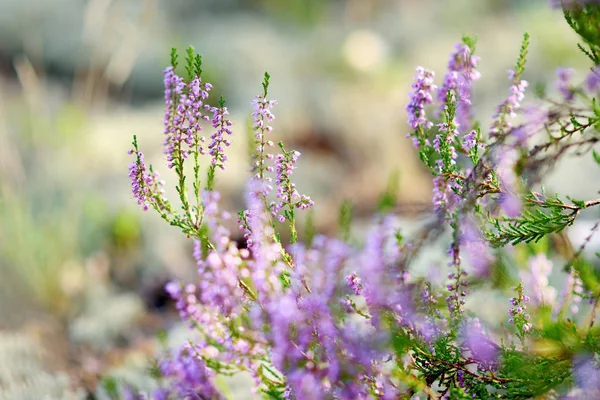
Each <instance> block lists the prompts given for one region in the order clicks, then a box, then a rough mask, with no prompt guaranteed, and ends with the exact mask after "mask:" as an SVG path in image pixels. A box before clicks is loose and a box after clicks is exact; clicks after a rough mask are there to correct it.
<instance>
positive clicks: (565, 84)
mask: <svg viewBox="0 0 600 400" xmlns="http://www.w3.org/2000/svg"><path fill="white" fill-rule="evenodd" d="M574 73H575V70H574V69H573V68H562V67H559V68H557V69H556V87H557V89H558V91H559V92H560V94H561V95H562V96H563V98H564V99H565V100H566V101H567V102H571V101H573V98H574V97H575V92H574V91H573V89H572V88H571V84H570V80H571V78H572V77H573V74H574Z"/></svg>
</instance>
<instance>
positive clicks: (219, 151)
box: [208, 105, 233, 169]
mask: <svg viewBox="0 0 600 400" xmlns="http://www.w3.org/2000/svg"><path fill="white" fill-rule="evenodd" d="M210 111H211V112H212V113H213V117H212V120H211V123H212V126H213V128H215V129H216V131H215V133H213V134H212V135H211V136H210V138H211V142H210V143H209V145H208V153H209V154H210V155H211V157H212V160H211V164H212V165H214V166H217V167H219V168H221V169H225V164H224V163H225V161H227V156H226V155H225V150H224V148H223V145H225V146H229V145H231V141H230V140H229V139H226V138H225V135H227V136H231V134H232V133H233V132H232V131H231V125H232V124H231V121H230V120H228V119H227V115H229V112H228V111H227V107H225V106H224V105H221V107H211V108H210Z"/></svg>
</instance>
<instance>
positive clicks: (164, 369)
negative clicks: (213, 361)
mask: <svg viewBox="0 0 600 400" xmlns="http://www.w3.org/2000/svg"><path fill="white" fill-rule="evenodd" d="M159 368H160V372H161V374H162V376H163V377H165V378H167V379H168V380H169V382H170V383H171V385H170V386H169V388H168V389H159V390H158V391H157V393H155V398H161V397H163V396H164V397H163V398H168V397H170V396H176V397H177V398H180V399H184V398H185V399H187V398H190V399H191V398H198V399H214V400H219V399H225V397H224V396H223V395H222V394H221V393H219V391H218V390H217V389H216V388H215V386H214V385H213V383H212V377H213V376H214V373H213V372H212V371H211V370H210V369H209V368H208V367H207V366H206V364H205V363H204V361H203V360H202V359H201V358H200V356H199V355H198V354H197V353H196V351H195V349H194V348H193V347H192V346H191V345H190V344H186V345H184V346H183V347H182V348H180V349H179V350H178V351H176V352H175V354H174V355H173V356H172V357H171V358H168V359H165V360H162V361H161V363H160V365H159Z"/></svg>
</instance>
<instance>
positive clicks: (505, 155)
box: [496, 146, 522, 218]
mask: <svg viewBox="0 0 600 400" xmlns="http://www.w3.org/2000/svg"><path fill="white" fill-rule="evenodd" d="M517 161H518V154H517V151H516V150H515V149H514V148H512V147H509V146H503V147H502V148H501V149H500V151H499V152H498V154H497V156H496V171H497V174H498V178H499V180H500V187H501V188H502V191H503V192H502V194H501V195H500V198H499V203H500V207H501V209H502V210H503V211H504V213H505V214H506V215H507V216H508V217H511V218H514V217H516V216H517V215H519V213H520V212H521V208H522V205H521V199H520V197H519V196H518V190H519V187H518V183H519V181H518V178H517V175H516V173H515V165H516V163H517Z"/></svg>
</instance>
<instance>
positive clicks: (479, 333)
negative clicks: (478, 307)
mask: <svg viewBox="0 0 600 400" xmlns="http://www.w3.org/2000/svg"><path fill="white" fill-rule="evenodd" d="M462 341H463V344H464V346H465V348H466V349H467V350H468V351H469V352H470V353H471V357H472V358H473V359H475V360H477V361H479V362H481V363H483V364H487V365H490V364H493V363H495V362H497V361H498V358H499V356H500V350H501V349H500V348H499V347H498V345H496V344H495V343H494V342H493V341H492V340H490V338H489V337H488V335H487V334H486V333H485V330H484V329H483V327H482V326H481V323H480V322H479V320H474V321H469V322H467V323H466V324H465V326H464V327H463V329H462Z"/></svg>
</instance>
